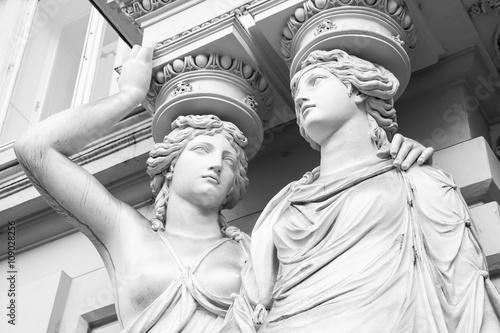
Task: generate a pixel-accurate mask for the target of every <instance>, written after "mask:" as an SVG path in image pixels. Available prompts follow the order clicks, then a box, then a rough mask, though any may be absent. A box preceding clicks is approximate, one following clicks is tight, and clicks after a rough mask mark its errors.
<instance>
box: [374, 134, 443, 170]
mask: <svg viewBox="0 0 500 333" xmlns="http://www.w3.org/2000/svg"><path fill="white" fill-rule="evenodd" d="M433 153H434V149H433V148H432V147H427V148H425V147H424V146H423V145H422V144H420V143H419V142H417V141H415V140H413V139H410V138H405V137H404V136H402V135H401V134H399V133H398V134H396V135H394V138H393V139H392V142H391V144H390V145H389V146H383V147H382V148H380V150H379V151H378V152H377V156H378V157H380V158H387V157H389V156H390V157H392V159H393V160H394V161H393V164H394V166H395V167H397V168H400V169H402V170H407V169H408V168H409V167H410V166H411V165H412V164H413V163H415V161H417V163H418V164H420V165H422V164H424V163H426V162H427V163H432V154H433Z"/></svg>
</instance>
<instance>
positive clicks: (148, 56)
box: [136, 42, 158, 62]
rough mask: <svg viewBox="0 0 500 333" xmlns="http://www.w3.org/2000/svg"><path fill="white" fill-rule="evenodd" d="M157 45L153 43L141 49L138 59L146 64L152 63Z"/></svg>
mask: <svg viewBox="0 0 500 333" xmlns="http://www.w3.org/2000/svg"><path fill="white" fill-rule="evenodd" d="M157 45H158V43H157V42H152V43H149V44H147V45H146V46H143V47H141V48H140V49H139V51H138V52H137V55H136V57H137V58H138V59H140V60H143V61H146V62H149V61H151V60H152V59H153V52H154V50H155V48H156V46H157Z"/></svg>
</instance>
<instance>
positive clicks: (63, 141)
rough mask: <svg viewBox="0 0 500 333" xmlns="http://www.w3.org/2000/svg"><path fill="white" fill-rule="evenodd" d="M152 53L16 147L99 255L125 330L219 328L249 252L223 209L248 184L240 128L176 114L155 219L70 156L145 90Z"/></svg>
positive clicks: (160, 171) (158, 178) (160, 161)
mask: <svg viewBox="0 0 500 333" xmlns="http://www.w3.org/2000/svg"><path fill="white" fill-rule="evenodd" d="M152 53H153V46H150V47H145V48H139V47H135V48H134V49H133V50H132V53H131V55H130V59H129V61H128V62H127V63H126V64H124V66H123V72H122V75H121V78H120V82H119V83H120V89H121V92H120V93H118V94H117V95H113V96H111V97H109V98H107V99H104V100H102V101H99V102H96V103H93V104H89V105H85V106H83V107H78V108H75V109H73V110H66V111H63V112H60V113H58V114H56V115H54V116H53V117H50V118H49V119H47V120H46V121H44V122H43V123H41V124H39V126H37V127H35V128H33V129H32V130H31V131H30V132H28V133H26V134H25V135H24V136H23V137H22V138H21V139H19V140H18V141H17V142H16V144H15V151H16V154H17V156H18V159H19V161H20V163H21V165H22V166H23V167H24V169H25V171H26V173H27V175H28V176H29V178H30V179H31V180H32V182H33V183H34V184H35V185H36V187H37V188H38V190H39V191H40V192H41V193H42V195H43V196H44V197H45V199H47V201H48V202H49V203H50V204H51V206H52V207H53V208H54V209H55V210H56V211H58V212H59V213H61V214H63V215H65V216H66V217H67V218H68V220H69V222H71V223H72V224H73V225H74V226H75V227H76V228H78V230H80V231H81V232H82V233H83V234H85V235H86V236H87V237H88V238H89V239H90V240H91V241H92V243H93V244H94V246H95V247H96V249H97V251H98V252H99V254H100V256H101V257H102V259H103V261H104V264H105V267H106V269H107V271H108V274H109V277H110V279H111V282H112V286H113V288H114V293H115V305H116V310H117V315H118V318H119V321H120V323H121V325H122V326H123V327H124V330H123V332H124V333H125V332H134V333H138V332H194V333H196V332H218V331H219V329H220V327H221V325H222V322H223V318H224V316H225V313H226V311H227V309H228V307H229V306H230V304H231V298H230V295H231V294H232V293H235V292H238V291H239V289H240V284H241V281H240V271H241V267H242V265H243V263H244V262H245V260H246V259H247V254H246V252H245V246H247V245H248V241H247V239H246V238H245V236H244V235H239V236H238V235H237V234H236V233H234V230H233V232H230V231H229V232H221V227H224V224H225V222H224V221H223V218H222V216H221V209H223V208H232V207H233V206H234V205H236V203H237V202H238V201H239V200H240V199H241V197H242V196H243V194H244V193H245V190H246V187H247V184H248V179H247V177H246V169H247V160H246V156H245V152H244V151H243V147H244V146H245V145H246V142H247V139H246V138H245V137H244V136H243V134H242V133H241V132H240V130H239V129H238V128H237V127H236V126H235V125H233V124H232V123H229V122H224V121H221V120H220V119H218V118H217V117H215V116H185V117H179V118H177V119H176V120H175V121H174V123H173V131H172V132H171V133H170V134H169V135H167V136H166V137H165V139H164V141H163V142H162V143H158V144H156V145H155V147H154V148H153V149H152V151H151V153H150V158H149V159H148V161H147V164H148V166H147V171H148V173H149V174H150V175H151V176H152V177H153V179H152V182H151V187H152V189H153V192H154V194H155V195H156V202H155V216H156V217H155V218H154V219H153V220H152V221H148V220H147V219H146V218H145V217H143V216H142V215H141V214H140V213H138V212H137V211H136V210H135V209H133V208H132V207H130V206H128V205H127V204H125V203H124V202H121V201H119V200H117V199H116V198H114V197H113V196H112V195H111V194H110V193H109V192H108V191H107V190H106V189H105V188H104V187H103V186H102V185H101V184H100V183H99V182H98V181H97V180H96V179H95V178H94V177H93V176H92V175H90V174H89V173H87V172H86V171H85V170H84V169H83V168H81V167H80V166H78V165H77V164H75V163H73V162H72V161H71V160H70V159H68V157H67V156H70V155H72V154H74V153H76V152H78V151H79V150H81V149H82V148H83V147H84V146H85V145H87V144H88V143H90V142H91V141H92V140H95V139H96V138H98V137H100V136H102V135H104V134H105V133H106V131H107V129H110V128H112V127H113V125H115V124H116V123H117V122H118V121H119V120H120V119H121V118H123V117H124V116H126V115H127V113H129V112H130V111H131V110H132V109H133V108H134V107H135V106H136V105H138V104H139V103H140V101H142V100H143V99H144V97H145V95H146V93H147V90H148V88H149V81H150V77H151V57H152ZM166 221H168V223H166ZM230 228H231V227H230ZM233 228H234V227H233ZM224 231H225V230H224ZM228 236H235V237H228ZM246 237H248V236H246ZM233 238H236V240H238V241H236V240H234V239H233ZM118 286H120V287H119V288H118Z"/></svg>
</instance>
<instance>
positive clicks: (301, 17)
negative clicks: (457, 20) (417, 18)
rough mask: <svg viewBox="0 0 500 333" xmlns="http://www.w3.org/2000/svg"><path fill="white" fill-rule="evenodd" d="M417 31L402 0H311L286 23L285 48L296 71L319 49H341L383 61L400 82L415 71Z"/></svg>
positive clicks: (290, 63) (283, 38) (405, 83)
mask: <svg viewBox="0 0 500 333" xmlns="http://www.w3.org/2000/svg"><path fill="white" fill-rule="evenodd" d="M416 42H417V37H416V30H415V26H414V24H413V21H412V18H411V16H410V13H409V10H408V8H407V7H406V6H405V4H404V3H403V1H402V0H308V1H306V2H304V3H303V5H302V7H299V8H297V9H296V10H295V13H294V14H293V15H291V16H290V18H289V19H288V21H287V24H286V26H285V27H284V28H283V34H282V38H281V53H282V56H283V58H284V59H285V61H286V62H287V64H288V66H289V67H290V75H291V76H293V74H295V73H296V72H297V71H298V70H299V69H300V66H301V63H302V62H303V61H304V60H305V59H306V58H307V56H308V55H309V54H310V53H311V52H312V51H314V50H332V49H336V48H338V49H342V50H344V51H346V52H348V53H350V54H353V55H356V56H358V57H360V58H363V59H366V60H369V61H372V62H374V63H378V64H381V65H382V66H384V67H386V68H387V69H389V70H390V71H391V72H392V73H393V74H394V75H395V76H396V77H397V78H398V79H399V81H400V89H399V91H398V94H397V95H396V98H397V97H399V96H400V95H401V94H402V92H403V91H404V89H405V88H406V85H407V84H408V81H409V79H410V75H411V68H410V67H411V66H410V55H411V54H412V53H413V51H414V49H415V46H416Z"/></svg>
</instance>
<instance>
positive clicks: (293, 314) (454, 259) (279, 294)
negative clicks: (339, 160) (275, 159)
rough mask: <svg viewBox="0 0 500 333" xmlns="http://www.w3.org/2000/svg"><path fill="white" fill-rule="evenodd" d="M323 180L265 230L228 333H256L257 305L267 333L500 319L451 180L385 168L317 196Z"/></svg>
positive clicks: (283, 207) (426, 328) (298, 186)
mask: <svg viewBox="0 0 500 333" xmlns="http://www.w3.org/2000/svg"><path fill="white" fill-rule="evenodd" d="M317 172H318V171H317V170H316V171H315V172H313V174H310V175H308V176H307V177H306V178H304V179H303V180H301V181H299V182H296V183H292V184H291V185H289V186H287V187H286V188H285V189H283V190H282V191H281V192H280V193H279V194H278V195H277V196H276V197H275V198H274V199H273V200H272V201H271V202H270V204H269V205H268V207H267V208H266V209H265V210H264V212H263V214H262V215H261V218H260V219H259V221H258V222H257V224H256V227H255V230H254V232H253V234H252V252H251V254H252V260H251V262H250V264H249V265H248V266H247V267H245V269H244V271H243V274H242V279H243V290H242V294H241V295H240V296H239V297H238V298H236V300H235V302H234V303H233V306H232V307H231V309H230V311H229V314H228V317H227V320H226V325H225V327H231V329H232V330H227V332H254V331H256V329H257V328H258V327H257V328H256V327H255V326H254V325H253V324H252V316H253V315H254V313H253V308H254V307H255V305H256V304H258V303H261V304H264V305H266V306H268V307H269V308H271V310H270V312H269V315H268V316H267V319H266V322H265V323H264V325H263V326H262V327H261V328H260V332H283V331H287V332H288V331H290V332H302V331H309V332H313V331H314V332H323V331H324V332H326V331H335V332H354V331H355V332H460V333H473V332H481V327H482V321H483V312H484V309H483V306H484V304H485V300H486V301H490V303H491V305H492V306H493V309H496V311H497V314H498V313H500V306H499V303H500V302H499V300H500V298H499V296H498V292H497V291H496V289H495V288H494V287H492V284H491V281H490V280H489V278H488V273H487V266H486V263H485V260H484V256H483V254H482V252H481V249H480V246H479V244H478V241H477V235H476V231H475V229H474V224H473V223H472V221H471V219H470V215H469V213H468V210H467V206H466V205H465V203H464V201H463V199H462V197H461V195H460V193H459V191H458V190H457V187H456V185H455V183H454V182H453V180H452V179H451V177H449V176H448V175H446V174H445V173H443V172H442V171H441V170H438V169H435V168H432V167H430V166H424V167H413V168H411V169H410V170H409V171H408V172H400V171H398V170H396V169H393V168H392V167H391V166H390V162H377V163H372V164H371V165H367V166H365V167H364V168H361V169H360V170H357V171H356V172H349V173H346V174H345V175H344V177H339V178H338V179H336V180H335V181H333V182H331V183H330V184H326V185H325V184H321V185H318V184H315V183H314V179H315V177H316V178H317ZM314 174H316V176H315V175H314ZM277 264H279V266H277ZM222 332H226V331H224V330H223V331H222Z"/></svg>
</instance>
